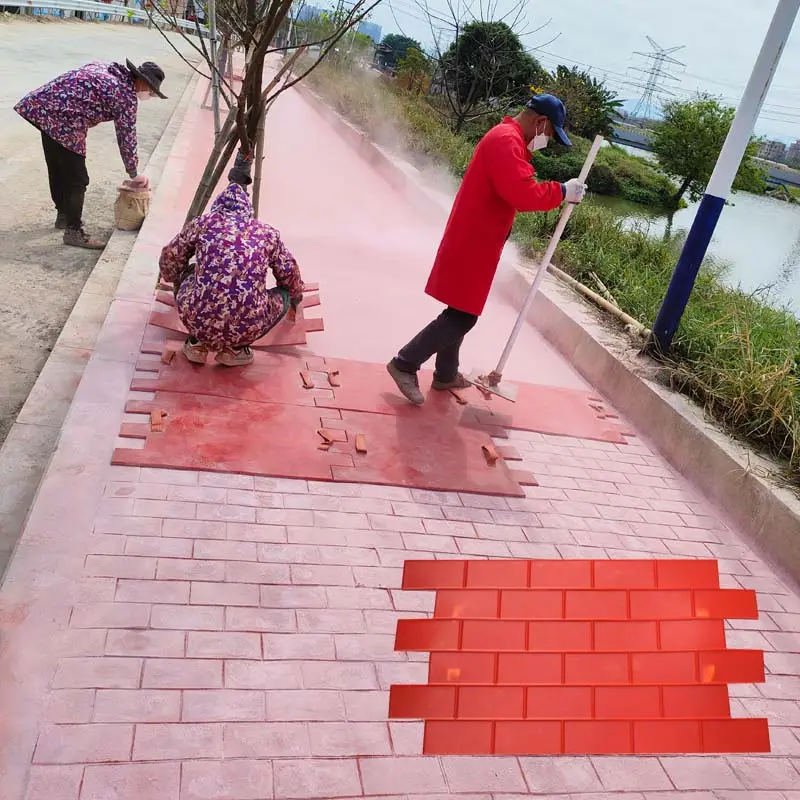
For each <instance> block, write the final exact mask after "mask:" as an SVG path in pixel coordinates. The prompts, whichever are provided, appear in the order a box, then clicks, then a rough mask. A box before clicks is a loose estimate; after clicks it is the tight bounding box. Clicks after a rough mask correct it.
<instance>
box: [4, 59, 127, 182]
mask: <svg viewBox="0 0 800 800" xmlns="http://www.w3.org/2000/svg"><path fill="white" fill-rule="evenodd" d="M137 108H138V101H137V98H136V91H135V89H134V78H133V75H132V74H131V72H130V70H128V68H127V67H124V66H123V65H122V64H117V63H111V64H107V63H103V62H100V61H93V62H92V63H90V64H86V65H84V66H82V67H79V68H78V69H73V70H70V71H69V72H65V73H64V74H63V75H59V76H58V77H57V78H54V79H53V80H52V81H50V83H46V84H45V85H44V86H41V87H40V88H38V89H34V90H33V91H32V92H30V93H28V94H26V95H25V97H23V98H22V100H20V101H19V103H17V105H15V106H14V110H15V111H16V112H17V114H19V115H20V116H21V117H22V118H23V119H26V120H27V121H28V122H30V123H31V125H33V126H34V127H36V128H38V129H39V130H40V131H41V132H42V133H44V134H46V135H47V136H49V137H50V138H51V139H54V140H55V141H57V142H58V143H59V144H60V145H62V147H66V148H67V150H71V151H72V152H73V153H77V154H78V155H80V156H85V155H86V134H87V132H88V131H89V128H93V127H94V126H95V125H98V124H99V123H101V122H110V121H111V120H114V125H115V127H116V129H117V143H118V144H119V152H120V155H121V156H122V162H123V164H125V170H126V172H127V173H128V174H129V175H130V174H134V175H135V174H136V171H137V168H138V166H139V157H138V155H137V152H136V111H137Z"/></svg>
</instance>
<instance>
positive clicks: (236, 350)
mask: <svg viewBox="0 0 800 800" xmlns="http://www.w3.org/2000/svg"><path fill="white" fill-rule="evenodd" d="M253 358H254V356H253V351H252V350H251V349H250V348H249V347H248V346H247V345H243V346H242V347H226V348H225V349H224V350H220V351H219V353H217V357H216V358H215V359H214V360H215V361H216V362H217V364H222V366H223V367H246V366H247V365H248V364H252V363H253Z"/></svg>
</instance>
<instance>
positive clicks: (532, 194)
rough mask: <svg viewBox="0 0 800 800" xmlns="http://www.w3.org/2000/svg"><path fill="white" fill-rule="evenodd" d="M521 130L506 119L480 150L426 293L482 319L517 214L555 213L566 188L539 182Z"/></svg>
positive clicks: (452, 215) (458, 197)
mask: <svg viewBox="0 0 800 800" xmlns="http://www.w3.org/2000/svg"><path fill="white" fill-rule="evenodd" d="M529 158H530V153H529V152H528V148H527V146H526V145H525V140H524V139H523V138H522V130H521V129H520V127H519V124H518V123H517V122H516V121H515V120H513V119H511V118H510V117H506V118H505V119H504V120H503V121H502V122H501V123H500V124H499V125H495V126H494V127H493V128H492V129H491V130H490V131H489V132H488V133H487V134H486V135H485V136H484V137H483V138H482V139H481V140H480V142H478V146H477V147H476V148H475V152H474V153H473V155H472V160H471V161H470V163H469V167H467V171H466V174H465V175H464V180H463V181H462V183H461V188H460V189H459V190H458V194H457V195H456V199H455V201H454V202H453V209H452V211H451V212H450V218H449V219H448V220H447V226H446V227H445V231H444V236H443V237H442V241H441V244H440V245H439V251H438V252H437V254H436V261H435V262H434V264H433V269H432V270H431V274H430V277H429V278H428V284H427V286H426V287H425V293H426V294H429V295H430V296H431V297H433V298H435V299H436V300H438V301H439V302H441V303H444V304H445V305H448V306H452V307H453V308H457V309H458V310H459V311H466V312H467V313H469V314H475V315H476V316H477V315H479V314H480V313H481V312H482V311H483V307H484V306H485V305H486V298H487V297H488V296H489V289H490V288H491V286H492V281H493V280H494V275H495V272H496V271H497V265H498V263H499V261H500V254H501V253H502V251H503V245H504V244H505V242H506V239H507V238H508V235H509V233H510V232H511V226H512V225H513V224H514V216H515V214H516V213H517V212H518V211H552V210H553V209H554V208H558V206H559V205H561V203H562V202H563V199H564V198H563V192H562V190H561V184H560V183H556V182H555V181H546V182H541V183H540V182H538V181H536V180H535V179H534V175H535V174H536V173H535V170H534V169H533V166H532V165H531V163H530V161H529V160H528V159H529Z"/></svg>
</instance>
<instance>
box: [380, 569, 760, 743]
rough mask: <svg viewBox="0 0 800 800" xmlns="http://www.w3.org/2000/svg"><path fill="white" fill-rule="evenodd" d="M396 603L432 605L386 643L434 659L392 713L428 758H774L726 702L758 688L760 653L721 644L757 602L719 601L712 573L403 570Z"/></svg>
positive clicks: (399, 694) (404, 688)
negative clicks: (413, 596)
mask: <svg viewBox="0 0 800 800" xmlns="http://www.w3.org/2000/svg"><path fill="white" fill-rule="evenodd" d="M403 589H406V590H415V591H419V590H432V591H436V604H435V610H434V615H433V618H432V619H411V620H400V621H399V622H398V625H397V633H396V640H395V649H396V650H407V651H428V652H430V666H429V675H428V684H427V685H418V686H413V685H394V686H392V687H391V692H390V701H389V716H390V717H393V718H416V719H420V718H421V719H424V720H425V737H424V743H423V751H424V753H426V754H430V755H444V754H460V755H486V754H498V755H501V754H503V755H537V754H541V755H545V754H560V753H564V754H591V755H596V754H630V753H636V754H645V753H649V754H655V753H658V754H663V753H755V752H769V749H770V744H769V733H768V728H767V720H766V719H751V718H747V719H734V718H732V717H731V713H730V701H729V697H728V684H729V683H761V682H763V681H764V655H763V653H762V652H761V651H759V650H728V649H727V648H726V642H725V631H724V620H725V619H729V618H732V619H757V618H758V609H757V606H756V594H755V592H754V591H751V590H749V589H720V588H719V572H718V565H717V562H716V561H715V560H696V561H695V560H692V561H688V560H641V561H634V560H631V561H552V560H540V561H536V560H533V561H522V560H520V561H505V560H504V561H407V562H406V563H405V568H404V572H403Z"/></svg>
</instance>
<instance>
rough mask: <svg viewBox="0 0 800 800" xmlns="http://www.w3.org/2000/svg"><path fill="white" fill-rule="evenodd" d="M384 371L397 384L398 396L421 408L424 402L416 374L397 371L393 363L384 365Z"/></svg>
mask: <svg viewBox="0 0 800 800" xmlns="http://www.w3.org/2000/svg"><path fill="white" fill-rule="evenodd" d="M386 371H387V372H388V373H389V374H390V375H391V376H392V380H393V381H394V382H395V383H396V384H397V388H398V389H399V390H400V394H402V395H403V397H405V398H406V400H408V401H409V402H410V403H413V404H414V405H415V406H421V405H422V404H423V403H424V402H425V398H424V397H423V396H422V392H421V391H420V390H419V379H418V378H417V373H416V372H403V370H401V369H398V368H397V365H396V364H395V363H394V361H390V362H389V363H388V364H387V365H386Z"/></svg>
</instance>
